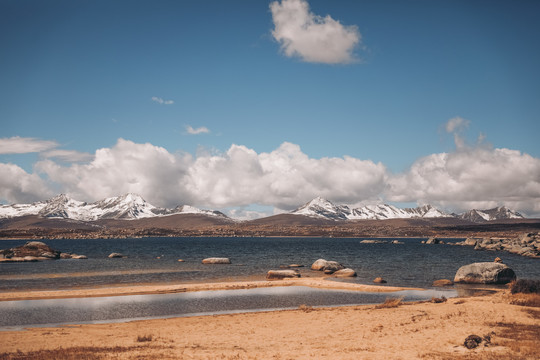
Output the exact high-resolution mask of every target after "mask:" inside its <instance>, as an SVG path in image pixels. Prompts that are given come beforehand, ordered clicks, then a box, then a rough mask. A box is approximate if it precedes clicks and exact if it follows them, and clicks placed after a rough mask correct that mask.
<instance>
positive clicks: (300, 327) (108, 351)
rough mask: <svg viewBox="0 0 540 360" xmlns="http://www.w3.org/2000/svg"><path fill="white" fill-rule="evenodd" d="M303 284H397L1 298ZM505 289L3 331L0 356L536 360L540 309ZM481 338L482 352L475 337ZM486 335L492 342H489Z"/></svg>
mask: <svg viewBox="0 0 540 360" xmlns="http://www.w3.org/2000/svg"><path fill="white" fill-rule="evenodd" d="M288 285H289V286H290V285H304V286H312V287H325V288H336V289H337V288H340V289H344V288H346V289H353V288H355V289H356V290H358V291H393V290H399V289H401V288H390V287H379V286H369V285H358V284H344V283H335V282H329V281H323V280H322V279H294V280H285V281H253V282H231V283H208V284H188V285H174V286H172V285H158V286H154V285H144V286H132V287H115V288H102V289H85V290H80V289H74V290H68V291H41V292H36V291H32V292H25V293H22V292H18V293H3V294H0V299H1V300H14V299H39V298H61V297H87V296H110V295H128V294H149V293H170V292H180V291H197V290H218V289H219V290H222V289H239V288H253V287H262V286H288ZM515 301H516V299H515V298H514V297H513V296H512V295H510V294H509V293H508V291H498V292H496V293H493V294H490V295H484V296H477V297H465V298H452V299H448V300H447V301H445V302H440V303H437V302H432V301H427V302H416V303H401V304H398V305H397V306H392V305H387V306H385V305H382V306H381V305H378V306H376V305H362V306H349V307H337V308H311V307H306V306H300V307H299V308H298V309H297V310H285V311H269V312H259V313H242V314H230V315H213V316H198V317H186V318H170V319H157V320H143V321H132V322H128V323H111V324H96V325H74V326H66V327H56V328H31V329H29V330H24V331H9V332H0V340H1V341H0V359H28V358H33V359H58V358H65V359H71V358H73V359H75V358H78V359H80V358H84V359H100V358H104V359H133V358H140V359H143V358H144V359H216V358H217V359H456V358H457V359H459V358H463V359H492V358H497V359H533V358H536V356H537V352H538V343H539V340H540V310H538V308H535V307H528V306H519V305H514V304H512V303H513V302H515ZM472 334H475V335H478V336H480V337H481V338H483V339H484V340H483V341H482V342H481V343H480V345H479V346H478V347H477V348H475V349H472V350H470V349H467V348H466V347H465V346H464V345H463V343H464V340H465V338H467V336H469V335H472ZM486 340H487V341H486Z"/></svg>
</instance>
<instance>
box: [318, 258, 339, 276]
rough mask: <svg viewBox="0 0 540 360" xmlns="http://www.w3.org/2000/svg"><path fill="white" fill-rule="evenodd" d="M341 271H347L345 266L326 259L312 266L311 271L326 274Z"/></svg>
mask: <svg viewBox="0 0 540 360" xmlns="http://www.w3.org/2000/svg"><path fill="white" fill-rule="evenodd" d="M341 269H345V266H343V265H341V264H340V263H338V262H337V261H327V260H324V259H319V260H317V261H315V262H314V263H313V264H312V265H311V270H317V271H323V272H324V273H325V274H333V273H335V272H336V271H338V270H341Z"/></svg>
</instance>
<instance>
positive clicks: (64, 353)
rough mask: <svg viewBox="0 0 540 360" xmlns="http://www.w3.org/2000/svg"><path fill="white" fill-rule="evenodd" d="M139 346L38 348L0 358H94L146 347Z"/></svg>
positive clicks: (2, 355)
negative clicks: (37, 349)
mask: <svg viewBox="0 0 540 360" xmlns="http://www.w3.org/2000/svg"><path fill="white" fill-rule="evenodd" d="M147 348H148V347H141V346H114V347H95V346H92V347H85V346H77V347H72V348H58V349H54V350H39V351H29V352H22V351H17V352H13V353H3V354H0V360H23V359H24V360H96V359H104V358H106V357H109V358H110V357H111V355H112V356H114V355H120V354H122V353H126V352H130V351H134V350H135V351H136V350H141V349H147Z"/></svg>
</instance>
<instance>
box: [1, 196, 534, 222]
mask: <svg viewBox="0 0 540 360" xmlns="http://www.w3.org/2000/svg"><path fill="white" fill-rule="evenodd" d="M177 214H200V215H206V216H209V217H217V218H222V219H229V218H228V217H227V216H226V215H225V214H223V213H222V212H219V211H215V210H201V209H198V208H195V207H192V206H189V205H184V206H177V207H176V208H174V209H166V208H158V207H155V206H154V205H152V204H150V203H148V202H147V201H146V200H144V199H143V198H142V197H141V196H140V195H137V194H132V193H129V194H125V195H122V196H117V197H110V198H106V199H103V200H100V201H96V202H93V203H86V202H82V201H77V200H74V199H72V198H70V197H69V196H67V195H65V194H61V195H58V196H55V197H53V198H51V199H49V200H46V201H40V202H35V203H32V204H14V205H0V219H2V218H16V217H21V216H26V215H37V216H39V217H43V218H55V219H71V220H78V221H96V220H102V219H116V220H135V219H143V218H155V217H164V216H169V215H177ZM289 214H292V215H303V216H307V217H311V218H319V219H325V220H386V219H411V218H459V219H463V220H467V221H471V222H476V223H479V222H486V221H492V220H503V219H523V218H524V217H523V216H522V215H521V214H520V213H518V212H515V211H513V210H510V209H508V208H506V207H504V206H502V207H497V208H493V209H488V210H476V209H473V210H470V211H467V212H465V213H462V214H459V215H458V214H447V213H445V212H443V211H441V210H438V209H436V208H434V207H433V206H431V205H424V206H420V207H416V208H404V209H400V208H398V207H395V206H393V205H387V204H379V205H366V206H363V207H359V208H350V207H349V206H347V205H335V204H333V203H332V202H330V201H328V200H326V199H323V198H321V197H317V198H315V199H313V200H311V201H310V202H308V203H306V204H304V205H303V206H300V207H299V208H297V209H296V210H293V211H292V212H290V213H289Z"/></svg>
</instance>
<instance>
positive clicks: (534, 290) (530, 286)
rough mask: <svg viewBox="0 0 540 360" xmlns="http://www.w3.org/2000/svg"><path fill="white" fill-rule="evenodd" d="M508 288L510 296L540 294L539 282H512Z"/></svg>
mask: <svg viewBox="0 0 540 360" xmlns="http://www.w3.org/2000/svg"><path fill="white" fill-rule="evenodd" d="M509 288H510V292H511V293H512V294H540V280H529V279H519V280H514V281H512V282H511V283H510V284H509Z"/></svg>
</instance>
